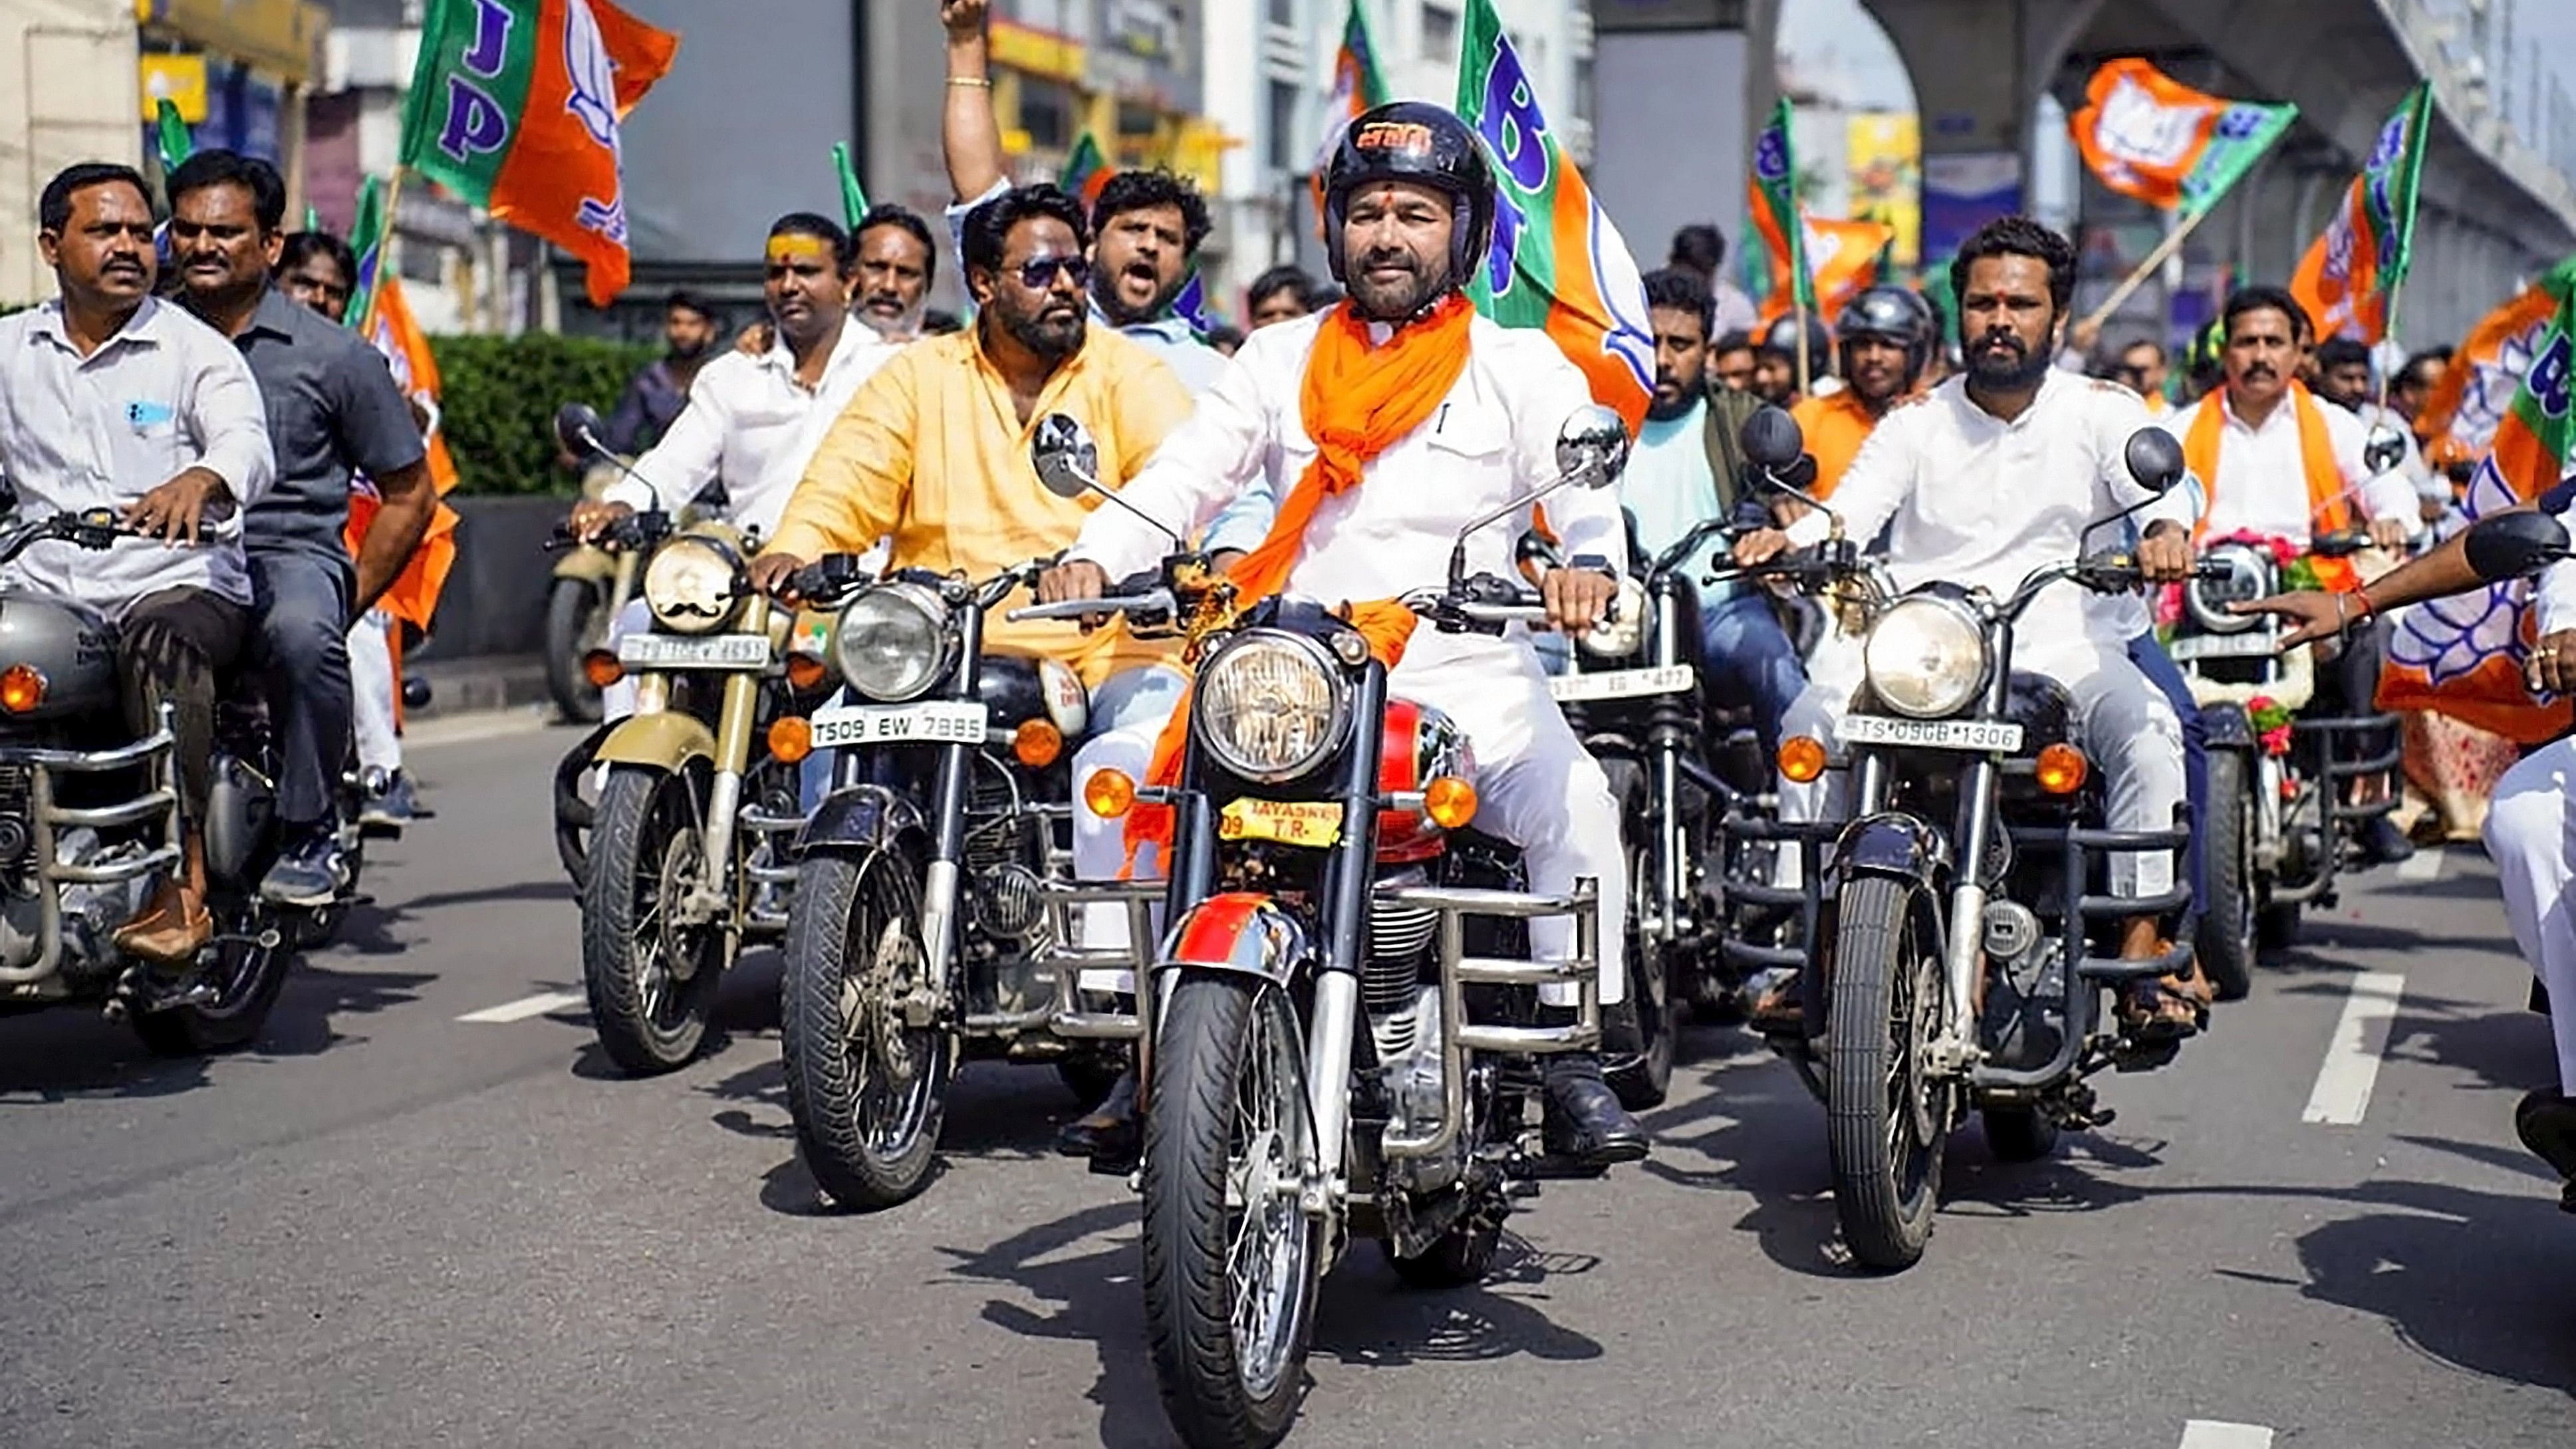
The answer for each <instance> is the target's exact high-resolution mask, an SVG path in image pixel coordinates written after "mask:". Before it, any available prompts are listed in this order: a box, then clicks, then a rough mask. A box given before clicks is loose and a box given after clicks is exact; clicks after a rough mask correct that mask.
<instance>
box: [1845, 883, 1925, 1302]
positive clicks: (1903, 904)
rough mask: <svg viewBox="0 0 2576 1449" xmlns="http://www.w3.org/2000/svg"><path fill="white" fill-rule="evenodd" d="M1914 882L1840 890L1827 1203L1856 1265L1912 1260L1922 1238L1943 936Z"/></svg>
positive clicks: (1888, 1267)
mask: <svg viewBox="0 0 2576 1449" xmlns="http://www.w3.org/2000/svg"><path fill="white" fill-rule="evenodd" d="M1934 919H1935V917H1934V913H1933V912H1932V911H1930V910H1928V909H1926V908H1925V902H1924V901H1923V899H1922V888H1921V887H1919V886H1917V885H1915V884H1913V883H1912V882H1909V881H1897V880H1890V879H1887V878H1885V877H1881V876H1861V877H1859V878H1857V879H1854V880H1851V881H1849V882H1847V883H1846V884H1845V885H1844V886H1843V890H1842V910H1841V915H1840V918H1839V922H1838V926H1837V930H1836V935H1835V949H1834V960H1833V973H1834V974H1833V1004H1832V1007H1831V1008H1830V1009H1831V1013H1832V1014H1831V1016H1830V1018H1829V1020H1828V1022H1827V1025H1826V1030H1827V1033H1828V1037H1829V1040H1828V1043H1827V1052H1828V1055H1827V1063H1828V1066H1829V1072H1828V1075H1827V1077H1826V1079H1825V1119H1826V1141H1827V1145H1828V1148H1829V1151H1830V1154H1831V1156H1832V1158H1833V1174H1834V1212H1835V1215H1836V1216H1837V1217H1838V1218H1840V1219H1841V1221H1842V1229H1843V1240H1844V1242H1846V1243H1847V1244H1849V1245H1850V1247H1851V1252H1852V1257H1853V1258H1855V1259H1857V1260H1858V1261H1859V1262H1860V1263H1861V1264H1862V1265H1863V1266H1865V1267H1869V1268H1876V1269H1879V1270H1881V1271H1894V1270H1896V1269H1900V1268H1910V1267H1912V1266H1914V1264H1915V1263H1916V1262H1917V1261H1918V1260H1920V1259H1921V1258H1922V1256H1923V1246H1924V1244H1925V1243H1926V1242H1928V1241H1930V1239H1931V1237H1932V1216H1933V1212H1934V1210H1935V1209H1936V1208H1937V1207H1938V1206H1939V1199H1940V1196H1941V1149H1942V1146H1943V1144H1944V1143H1945V1142H1947V1140H1948V1138H1949V1135H1950V1114H1949V1099H1948V1092H1947V1089H1946V1088H1945V1087H1944V1086H1942V1085H1941V1084H1939V1083H1936V1082H1934V1081H1933V1080H1932V1079H1931V1076H1930V1073H1929V1070H1928V1064H1927V1062H1926V1060H1925V1058H1926V1056H1927V1054H1928V1051H1929V1048H1930V1046H1931V1043H1932V1042H1933V1040H1934V1039H1935V1038H1936V1037H1937V1036H1938V1035H1939V1034H1940V1030H1941V1008H1942V1001H1943V991H1942V976H1941V941H1940V937H1939V933H1938V931H1937V930H1936V929H1935V928H1934V927H1933V925H1932V922H1933V921H1934Z"/></svg>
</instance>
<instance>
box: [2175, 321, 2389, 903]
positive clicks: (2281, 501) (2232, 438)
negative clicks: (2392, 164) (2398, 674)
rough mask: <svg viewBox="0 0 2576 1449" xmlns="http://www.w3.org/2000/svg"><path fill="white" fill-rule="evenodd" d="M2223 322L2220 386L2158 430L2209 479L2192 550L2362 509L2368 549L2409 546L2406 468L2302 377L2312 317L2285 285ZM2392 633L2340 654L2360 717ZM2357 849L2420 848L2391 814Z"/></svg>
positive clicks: (2329, 528)
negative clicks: (2376, 448) (2392, 463)
mask: <svg viewBox="0 0 2576 1449" xmlns="http://www.w3.org/2000/svg"><path fill="white" fill-rule="evenodd" d="M2219 321H2220V326H2221V328H2222V329H2223V331H2222V337H2223V339H2224V340H2223V344H2222V346H2223V351H2222V352H2221V354H2220V366H2221V367H2222V369H2223V370H2224V381H2223V382H2222V383H2221V385H2220V386H2218V387H2216V388H2213V389H2212V390H2211V391H2210V392H2209V394H2208V395H2207V396H2205V397H2203V398H2201V399H2200V401H2198V402H2196V403H2194V404H2193V405H2192V406H2190V407H2188V408H2185V409H2183V410H2182V411H2181V412H2178V413H2175V414H2172V415H2170V416H2168V417H2166V418H2163V419H2160V420H2159V421H2158V424H2157V425H2158V426H2160V427H2162V428H2163V429H2164V430H2165V431H2166V432H2169V433H2171V434H2173V435H2174V436H2175V437H2176V438H2177V439H2179V440H2181V442H2182V445H2183V458H2184V461H2185V463H2186V464H2187V465H2188V466H2189V467H2190V469H2191V472H2192V475H2193V476H2194V477H2197V478H2198V479H2200V481H2201V487H2202V490H2203V493H2204V495H2205V498H2206V501H2205V503H2204V505H2203V506H2202V509H2201V513H2200V518H2199V521H2198V522H2196V523H2195V524H2194V525H2193V526H2192V534H2191V537H2192V541H2193V543H2194V544H2195V545H2197V544H2198V543H2200V542H2201V541H2203V540H2205V539H2218V538H2226V537H2229V536H2231V535H2234V534H2239V533H2250V534H2254V535H2257V536H2260V537H2266V538H2284V539H2288V540H2289V541H2290V542H2291V543H2293V544H2295V545H2297V546H2299V547H2301V548H2304V547H2305V546H2306V545H2307V543H2308V540H2309V539H2310V538H2311V537H2313V536H2315V535H2318V534H2329V533H2337V532H2341V531H2343V530H2344V529H2346V528H2347V527H2349V526H2351V523H2352V519H2353V512H2354V509H2355V507H2356V506H2357V507H2358V510H2359V513H2360V516H2361V518H2362V519H2363V520H2366V521H2367V524H2368V528H2369V533H2370V538H2371V542H2373V543H2375V544H2377V545H2378V546H2379V547H2381V548H2385V549H2403V548H2404V547H2405V546H2406V544H2407V541H2408V539H2410V538H2411V537H2412V536H2413V535H2414V533H2415V530H2416V527H2417V517H2418V510H2417V504H2416V499H2415V489H2414V486H2413V485H2412V484H2410V483H2409V482H2408V481H2407V480H2406V477H2405V475H2404V474H2403V473H2402V472H2399V471H2396V470H2394V469H2390V470H2385V471H2383V470H2381V469H2378V468H2375V467H2374V466H2372V465H2371V463H2370V462H2368V461H2367V460H2366V459H2365V457H2364V456H2363V455H2364V453H2365V451H2366V449H2367V447H2368V443H2369V439H2370V430H2369V429H2368V428H2366V427H2364V426H2363V425H2362V422H2361V420H2360V419H2358V418H2356V417H2354V416H2353V415H2352V414H2351V413H2350V412H2348V411H2346V410H2344V409H2342V408H2338V407H2330V406H2325V405H2323V404H2321V403H2319V401H2318V400H2317V398H2316V395H2315V394H2313V393H2311V392H2309V391H2308V388H2307V386H2306V385H2305V384H2303V383H2301V382H2300V381H2299V380H2298V378H2299V374H2300V372H2301V371H2302V370H2303V368H2304V364H2305V361H2306V358H2307V354H2308V351H2309V336H2310V334H2309V323H2308V315H2307V310H2306V309H2305V308H2303V307H2301V306H2300V305H2299V303H2298V301H2297V300H2296V299H2295V298H2293V297H2292V296H2291V295H2290V294H2289V293H2288V292H2286V291H2283V290H2282V289H2280V288H2278V287H2247V288H2244V289H2242V290H2240V291H2238V292H2237V293H2236V294H2235V295H2234V296H2232V297H2230V298H2228V300H2227V305H2226V307H2225V308H2224V309H2223V310H2222V312H2221V315H2220V319H2219ZM2321 572H2322V574H2323V576H2324V577H2325V578H2326V581H2327V582H2328V584H2329V585H2330V586H2331V587H2332V588H2333V589H2335V590H2336V591H2337V592H2345V591H2349V590H2351V589H2353V588H2357V587H2358V586H2359V582H2360V581H2359V579H2358V578H2356V577H2355V576H2354V575H2353V573H2352V570H2351V567H2350V565H2349V564H2346V563H2341V562H2335V561H2330V562H2329V563H2328V564H2327V565H2326V566H2325V567H2324V568H2323V569H2322V570H2321ZM2384 632H2385V631H2384V630H2382V629H2378V628H2373V629H2370V630H2366V631H2363V632H2362V633H2360V634H2356V635H2355V636H2353V639H2352V641H2351V643H2350V644H2349V645H2348V646H2347V647H2346V649H2345V650H2344V654H2343V662H2342V664H2341V666H2340V668H2339V669H2338V670H2337V671H2336V676H2337V678H2338V680H2339V682H2340V684H2341V690H2342V697H2343V700H2344V702H2345V705H2346V707H2347V708H2349V709H2350V710H2352V711H2355V712H2366V711H2368V710H2369V709H2370V707H2371V700H2372V699H2373V697H2374V696H2375V695H2376V694H2377V693H2378V689H2379V661H2380V658H2381V656H2382V654H2383V653H2384V645H2383V643H2382V637H2381V636H2382V635H2383V633H2384ZM2361 845H2362V849H2363V851H2364V852H2365V854H2367V855H2368V856H2369V857H2371V858H2372V859H2375V860H2378V861H2381V862H2392V861H2398V860H2403V859H2405V858H2406V857H2407V856H2409V855H2411V854H2413V853H2414V847H2413V846H2412V845H2410V844H2408V843H2407V840H2406V836H2405V834H2404V832H2402V831H2400V830H2398V829H2397V827H2396V826H2395V825H2394V824H2393V823H2391V822H2390V821H2389V820H2388V818H2387V817H2385V816H2381V817H2379V818H2378V819H2376V820H2373V821H2372V822H2371V823H2370V824H2369V826H2368V827H2366V828H2365V829H2364V830H2363V832H2362V839H2361Z"/></svg>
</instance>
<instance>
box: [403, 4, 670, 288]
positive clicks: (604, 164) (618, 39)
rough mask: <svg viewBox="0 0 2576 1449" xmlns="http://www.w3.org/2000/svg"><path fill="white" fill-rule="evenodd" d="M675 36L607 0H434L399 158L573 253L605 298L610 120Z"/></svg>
mask: <svg viewBox="0 0 2576 1449" xmlns="http://www.w3.org/2000/svg"><path fill="white" fill-rule="evenodd" d="M679 46H680V38H679V37H678V36H676V35H671V34H668V33H666V32H664V31H660V30H656V29H654V28H653V27H652V26H649V25H646V24H644V23H643V22H642V21H640V20H637V19H635V18H634V17H632V16H630V15H628V14H627V13H626V12H625V11H623V10H620V9H618V8H617V7H616V6H614V5H612V4H610V3H608V0H429V4H428V10H427V13H426V14H425V15H424V16H423V18H422V22H421V35H420V59H419V62H418V64H417V65H416V66H415V67H414V69H413V71H412V78H411V93H410V95H409V97H408V99H407V100H406V101H405V103H404V109H403V130H402V164H403V165H404V166H407V167H409V168H411V169H412V170H415V171H417V172H419V173H420V174H421V175H423V176H426V177H428V178H430V179H431V180H433V181H436V182H439V183H440V184H442V185H444V186H446V187H447V188H448V189H449V190H450V191H453V192H455V193H456V194H457V195H458V196H460V197H462V198H463V199H464V200H465V201H466V202H468V203H469V204H472V205H476V206H482V207H486V208H488V209H490V211H491V213H492V215H493V216H494V217H495V218H496V219H498V220H500V221H503V222H506V223H508V224H509V225H511V226H515V227H517V228H519V229H520V230H522V231H526V232H531V233H533V234H535V235H537V236H541V237H544V238H545V239H546V240H547V241H550V242H553V243H554V244H555V245H557V246H559V247H562V248H563V249H564V250H565V251H568V252H570V253H572V254H573V255H575V256H577V257H580V258H581V259H582V260H583V262H585V263H586V264H587V266H588V280H589V286H588V291H589V293H590V300H591V304H592V305H593V306H598V307H605V306H607V305H608V304H609V303H610V302H612V301H614V300H616V297H617V294H618V293H620V292H622V291H624V290H626V281H627V276H628V269H629V258H628V254H627V244H626V186H625V179H624V165H623V160H622V154H623V153H622V152H621V150H620V141H619V139H618V123H619V122H620V121H621V120H623V119H624V117H625V116H626V113H627V112H628V111H630V110H632V109H634V107H635V103H636V102H637V101H639V100H641V99H643V97H644V92H645V91H647V90H648V89H650V88H651V87H652V85H653V83H654V82H655V81H657V80H660V79H661V78H662V77H663V75H664V74H665V73H667V72H668V71H669V70H670V68H671V60H672V57H673V56H674V55H676V54H677V53H678V51H679Z"/></svg>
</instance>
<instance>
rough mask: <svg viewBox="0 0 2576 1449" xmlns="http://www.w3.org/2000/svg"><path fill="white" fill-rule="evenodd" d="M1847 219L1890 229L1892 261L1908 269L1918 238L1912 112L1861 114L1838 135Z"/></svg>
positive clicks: (1919, 138)
mask: <svg viewBox="0 0 2576 1449" xmlns="http://www.w3.org/2000/svg"><path fill="white" fill-rule="evenodd" d="M1844 135H1845V144H1846V154H1847V156H1848V158H1849V163H1850V167H1851V215H1852V220H1854V221H1874V222H1877V223H1879V224H1880V225H1882V226H1887V227H1893V228H1894V229H1895V231H1896V244H1895V246H1894V248H1893V249H1892V250H1893V251H1894V254H1895V255H1894V257H1893V258H1892V260H1893V261H1894V262H1895V264H1896V265H1897V266H1900V267H1911V266H1913V265H1915V263H1916V257H1917V255H1918V253H1919V252H1920V250H1921V244H1922V236H1923V133H1922V129H1921V127H1920V126H1919V125H1918V124H1917V122H1916V120H1915V117H1914V115H1913V113H1912V112H1899V111H1863V112H1861V113H1860V114H1858V115H1855V116H1853V117H1851V119H1850V123H1849V127H1848V129H1847V130H1846V131H1845V133H1844Z"/></svg>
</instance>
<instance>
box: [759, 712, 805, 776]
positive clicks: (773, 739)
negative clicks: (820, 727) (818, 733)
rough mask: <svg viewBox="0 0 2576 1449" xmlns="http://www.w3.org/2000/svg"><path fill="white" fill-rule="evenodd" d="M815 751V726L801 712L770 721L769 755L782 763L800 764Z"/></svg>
mask: <svg viewBox="0 0 2576 1449" xmlns="http://www.w3.org/2000/svg"><path fill="white" fill-rule="evenodd" d="M812 753H814V726H813V724H812V723H811V722H809V721H808V720H807V719H806V718H805V717H804V716H803V715H801V714H790V715H781V716H779V717H778V718H777V719H774V720H771V721H770V722H769V757H770V758H771V759H773V760H776V761H778V762H779V763H780V764H782V765H794V764H800V763H802V762H803V761H804V759H805V757H806V756H807V755H810V754H812Z"/></svg>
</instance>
